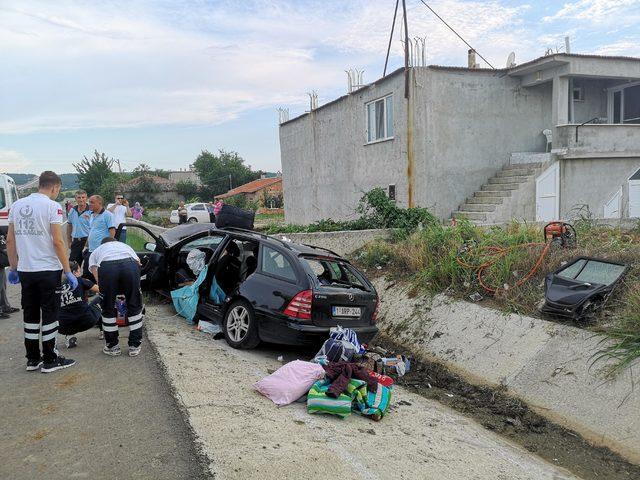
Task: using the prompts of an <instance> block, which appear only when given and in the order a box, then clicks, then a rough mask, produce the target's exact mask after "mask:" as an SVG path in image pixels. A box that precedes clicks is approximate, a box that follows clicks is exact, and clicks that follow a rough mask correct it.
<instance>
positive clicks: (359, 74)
mask: <svg viewBox="0 0 640 480" xmlns="http://www.w3.org/2000/svg"><path fill="white" fill-rule="evenodd" d="M345 72H346V74H347V82H348V86H347V91H348V93H351V92H353V91H355V90H358V89H359V88H362V87H364V85H365V84H364V80H363V75H364V70H358V69H357V68H350V69H349V70H345Z"/></svg>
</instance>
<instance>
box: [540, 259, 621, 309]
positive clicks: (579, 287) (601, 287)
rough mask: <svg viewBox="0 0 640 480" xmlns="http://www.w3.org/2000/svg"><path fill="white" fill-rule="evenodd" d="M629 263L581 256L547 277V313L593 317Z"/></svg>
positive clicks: (544, 307) (543, 307)
mask: <svg viewBox="0 0 640 480" xmlns="http://www.w3.org/2000/svg"><path fill="white" fill-rule="evenodd" d="M628 268H629V267H628V266H627V265H623V264H621V263H616V262H611V261H609V260H602V259H598V258H589V257H578V258H576V259H575V260H573V261H572V262H571V263H569V264H568V265H564V266H563V267H561V268H559V269H558V270H556V271H555V272H553V273H550V274H549V275H547V277H546V279H545V300H544V305H543V306H542V308H541V311H542V312H543V313H547V314H550V315H555V316H560V317H566V318H571V319H573V320H576V321H585V320H589V319H591V318H592V317H593V316H594V315H595V313H596V312H597V310H598V309H599V308H601V307H602V306H603V305H604V303H605V302H606V300H607V299H608V298H609V296H610V295H611V293H612V292H613V291H614V289H615V287H616V286H617V285H618V284H619V283H620V281H621V280H622V278H623V277H624V275H625V274H626V272H627V270H628Z"/></svg>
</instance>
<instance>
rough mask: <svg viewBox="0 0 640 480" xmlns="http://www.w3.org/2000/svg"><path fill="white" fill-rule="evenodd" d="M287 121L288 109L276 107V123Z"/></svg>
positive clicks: (280, 123)
mask: <svg viewBox="0 0 640 480" xmlns="http://www.w3.org/2000/svg"><path fill="white" fill-rule="evenodd" d="M288 121H289V109H288V108H278V124H279V125H282V124H283V123H284V122H288Z"/></svg>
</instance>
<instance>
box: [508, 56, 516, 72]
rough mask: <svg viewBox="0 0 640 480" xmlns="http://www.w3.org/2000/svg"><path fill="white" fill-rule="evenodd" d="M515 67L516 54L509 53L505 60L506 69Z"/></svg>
mask: <svg viewBox="0 0 640 480" xmlns="http://www.w3.org/2000/svg"><path fill="white" fill-rule="evenodd" d="M515 66H516V52H511V53H510V54H509V57H508V58H507V68H513V67H515Z"/></svg>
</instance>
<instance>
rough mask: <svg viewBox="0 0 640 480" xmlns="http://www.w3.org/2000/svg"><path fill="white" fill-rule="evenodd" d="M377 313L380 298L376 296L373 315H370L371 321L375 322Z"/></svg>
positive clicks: (378, 311)
mask: <svg viewBox="0 0 640 480" xmlns="http://www.w3.org/2000/svg"><path fill="white" fill-rule="evenodd" d="M378 313H380V299H379V298H376V308H375V310H374V311H373V315H371V323H376V320H378Z"/></svg>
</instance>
